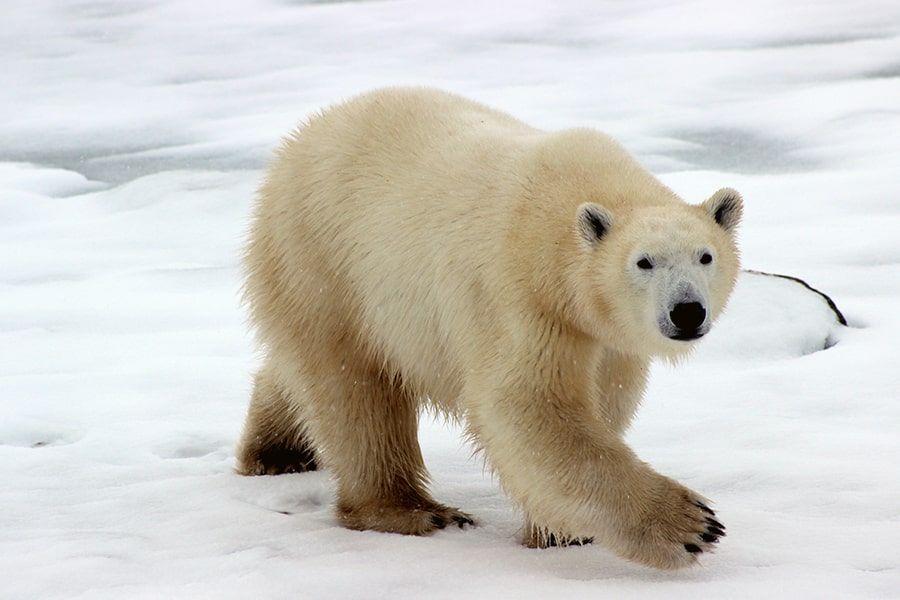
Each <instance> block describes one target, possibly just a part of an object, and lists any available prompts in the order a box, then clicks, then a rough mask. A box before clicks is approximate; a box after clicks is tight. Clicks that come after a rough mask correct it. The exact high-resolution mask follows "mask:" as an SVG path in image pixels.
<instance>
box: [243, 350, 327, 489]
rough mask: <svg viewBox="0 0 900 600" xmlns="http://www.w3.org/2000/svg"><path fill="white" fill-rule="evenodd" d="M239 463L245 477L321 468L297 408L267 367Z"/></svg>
mask: <svg viewBox="0 0 900 600" xmlns="http://www.w3.org/2000/svg"><path fill="white" fill-rule="evenodd" d="M237 461H238V464H237V471H238V472H239V473H241V474H242V475H279V474H281V473H302V472H305V471H315V470H316V469H317V468H318V465H317V463H316V456H315V452H314V451H313V448H312V446H311V445H310V443H309V438H308V436H307V434H306V431H305V427H304V425H303V421H302V420H301V418H300V416H299V413H298V407H297V406H296V405H294V404H292V402H291V399H290V397H289V396H288V395H287V393H286V391H285V390H284V389H282V388H281V387H280V386H279V385H278V383H277V382H276V381H275V379H274V376H273V373H272V372H271V371H270V370H269V369H267V368H263V369H261V370H260V371H259V372H258V373H257V374H256V379H255V382H254V387H253V396H252V398H251V400H250V409H249V411H248V413H247V421H246V424H245V425H244V433H243V435H242V436H241V442H240V444H239V446H238V450H237Z"/></svg>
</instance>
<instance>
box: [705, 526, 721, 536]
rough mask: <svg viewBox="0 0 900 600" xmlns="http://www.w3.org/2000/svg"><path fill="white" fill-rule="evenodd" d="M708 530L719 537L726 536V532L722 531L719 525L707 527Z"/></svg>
mask: <svg viewBox="0 0 900 600" xmlns="http://www.w3.org/2000/svg"><path fill="white" fill-rule="evenodd" d="M706 531H708V532H709V533H711V534H713V535H717V536H719V537H725V532H724V531H722V530H721V529H719V528H718V527H708V528H707V529H706Z"/></svg>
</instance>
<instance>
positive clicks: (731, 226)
mask: <svg viewBox="0 0 900 600" xmlns="http://www.w3.org/2000/svg"><path fill="white" fill-rule="evenodd" d="M702 206H703V210H705V211H706V212H707V213H708V214H709V216H710V217H712V219H713V220H714V221H715V222H716V223H718V224H719V226H720V227H722V229H724V230H725V231H727V232H728V233H734V230H735V229H736V228H737V226H738V224H739V223H740V222H741V216H742V215H743V214H744V201H743V200H741V195H740V194H738V193H737V192H736V191H735V190H733V189H731V188H722V189H721V190H719V191H718V192H716V193H715V194H713V195H712V196H711V197H710V199H709V200H707V201H706V202H704V203H703V205H702Z"/></svg>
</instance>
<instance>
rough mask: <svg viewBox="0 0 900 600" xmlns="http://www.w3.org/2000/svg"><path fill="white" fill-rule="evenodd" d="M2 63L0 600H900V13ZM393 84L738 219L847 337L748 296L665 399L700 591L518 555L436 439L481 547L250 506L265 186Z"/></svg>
mask: <svg viewBox="0 0 900 600" xmlns="http://www.w3.org/2000/svg"><path fill="white" fill-rule="evenodd" d="M0 42H2V45H3V48H4V51H3V52H2V55H0V72H2V73H3V85H2V86H0V114H2V115H3V118H2V119H0V481H2V482H3V485H2V486H0V515H2V518H0V598H4V599H6V598H10V599H19V598H22V599H26V598H27V599H30V598H55V597H79V598H176V597H178V598H207V597H209V598H211V597H217V598H221V597H225V598H269V597H273V598H380V597H390V598H424V597H428V598H455V597H483V598H541V599H546V598H557V597H561V598H581V597H585V598H587V597H590V598H598V597H599V598H622V597H629V598H630V597H634V598H644V597H647V598H676V597H684V598H701V597H712V598H721V597H728V598H761V597H766V598H770V597H782V598H801V597H805V598H854V597H859V598H887V597H898V594H900V573H898V564H900V476H898V471H900V469H898V463H900V447H898V446H900V442H898V424H900V407H898V405H900V375H898V368H900V361H898V358H900V352H898V341H897V340H898V339H900V312H898V310H900V304H898V300H900V241H898V236H900V179H898V176H897V174H898V171H897V168H898V165H900V136H898V135H897V132H898V131H900V59H898V57H900V4H898V3H896V2H893V1H891V2H887V1H886V2H874V1H873V2H843V3H832V2H819V1H812V0H801V1H798V2H783V1H775V0H762V1H761V2H755V3H749V4H748V3H746V2H737V1H734V0H727V1H725V2H722V1H712V0H702V1H691V2H685V3H677V5H676V4H675V3H665V2H662V1H661V0H648V1H644V2H633V3H625V2H608V3H597V2H589V1H583V2H571V3H543V4H541V3H530V2H515V3H513V2H503V3H488V2H470V1H464V2H446V3H431V2H420V3H414V2H395V1H380V2H344V3H328V2H300V1H296V2H288V1H285V2H270V3H266V2H258V1H255V2H241V3H229V2H215V3H214V2H201V1H194V2H179V1H175V0H169V1H164V2H155V3H145V2H136V1H126V0H106V1H103V0H71V1H68V0H67V1H63V0H59V1H57V2H46V1H43V0H34V1H31V2H15V3H14V2H8V3H6V4H5V5H4V8H3V18H2V21H0ZM398 83H416V84H430V85H438V86H441V87H444V88H447V89H450V90H453V91H457V92H461V93H464V94H467V95H470V96H473V97H475V98H477V99H480V100H482V101H485V102H488V103H491V104H493V105H496V106H498V107H500V108H503V109H505V110H508V111H510V112H513V113H514V114H516V115H517V116H519V117H521V118H523V119H525V120H528V121H529V122H532V123H534V124H535V125H537V126H541V127H545V128H561V127H568V126H576V125H588V126H594V127H598V128H601V129H604V130H606V131H608V132H610V133H612V134H613V135H615V136H617V137H619V138H620V139H621V140H622V141H623V142H624V143H625V144H626V146H628V147H629V148H631V149H632V150H633V151H634V152H636V153H637V154H638V155H639V157H640V158H641V159H642V160H643V161H644V162H645V163H646V164H647V165H648V166H650V167H651V168H652V169H653V170H654V171H655V172H657V173H658V174H660V176H661V177H662V178H663V179H664V180H665V181H666V183H668V184H669V185H671V186H672V187H673V188H674V189H675V190H676V191H678V192H679V193H681V194H682V195H683V196H684V197H686V198H688V199H690V200H691V201H700V200H702V199H703V198H705V197H706V196H707V195H709V194H710V193H711V192H712V191H713V190H715V189H716V188H718V187H721V186H723V185H731V186H734V187H736V188H738V189H740V190H741V191H742V192H743V194H744V195H745V198H746V218H745V222H744V225H743V228H742V231H741V245H742V248H743V257H744V262H745V264H746V266H748V267H750V268H756V269H761V270H766V271H774V272H780V273H789V274H793V275H797V276H800V277H803V278H804V279H806V280H807V281H809V282H810V283H811V284H813V285H815V286H817V287H819V288H821V289H823V290H826V291H827V292H828V293H830V294H831V295H832V296H833V297H834V299H835V300H836V301H837V302H838V304H839V306H840V307H841V308H842V309H843V310H844V312H845V314H846V315H847V317H848V320H849V321H850V325H851V327H849V328H844V327H839V326H837V325H836V324H835V322H834V320H833V316H832V315H831V313H830V312H829V311H828V310H827V308H825V307H824V305H823V304H822V302H821V299H820V298H818V297H817V296H813V295H811V294H809V293H808V292H806V291H805V290H803V289H802V288H800V287H799V286H797V285H796V284H793V283H790V282H785V281H781V280H777V281H773V280H766V279H762V278H759V277H752V276H747V277H744V278H742V280H741V281H740V284H739V287H738V290H737V292H736V296H735V298H734V301H733V303H732V305H731V307H730V309H729V311H728V314H727V315H726V317H725V318H724V319H723V320H722V322H721V323H720V327H719V328H717V329H716V330H715V331H714V332H713V333H712V334H711V335H710V338H709V339H708V340H706V341H705V343H704V344H703V345H702V346H701V348H700V350H699V351H698V352H697V353H696V355H695V356H694V357H693V358H692V359H691V360H689V361H687V362H685V363H684V364H682V365H679V366H676V367H670V366H665V365H661V366H659V367H658V368H656V369H655V370H654V374H653V379H652V384H651V386H650V389H649V391H648V393H647V396H646V398H645V401H644V404H643V408H642V410H641V413H640V414H639V416H638V419H637V420H636V423H635V426H634V428H633V429H632V431H631V432H630V434H629V439H630V441H631V443H632V444H633V445H634V447H635V448H636V450H637V452H638V453H639V454H640V455H641V456H642V457H643V458H644V459H645V460H647V461H649V462H650V463H652V464H653V465H654V466H655V467H656V468H658V469H659V470H661V471H663V472H665V473H667V474H669V475H671V476H673V477H676V478H678V479H680V480H681V481H683V482H685V483H686V484H687V485H689V486H691V487H693V488H695V489H697V490H698V491H700V492H701V493H703V494H705V495H707V496H709V497H710V498H712V499H713V500H715V503H716V504H715V505H716V508H717V509H718V510H719V511H720V514H721V516H722V518H723V520H724V521H725V522H726V523H727V525H728V532H729V535H728V538H727V539H725V540H724V542H723V543H722V545H721V548H720V550H719V552H718V553H716V554H715V555H713V556H709V557H705V559H704V561H703V567H702V568H698V569H695V570H692V571H687V572H678V573H661V572H654V571H651V570H649V569H645V568H642V567H639V566H636V565H633V564H629V563H626V562H623V561H621V560H619V559H617V558H616V557H614V556H612V555H611V554H609V553H608V552H606V551H605V550H604V549H602V548H600V547H597V546H588V547H584V548H574V549H551V550H547V551H530V550H526V549H524V548H522V547H521V546H519V545H518V542H517V536H518V534H519V531H518V530H519V527H520V517H519V516H518V515H517V514H516V513H515V511H514V510H513V509H512V508H511V507H510V505H509V503H508V501H507V500H506V499H505V498H504V496H503V495H502V493H501V492H500V491H499V489H498V487H497V485H496V483H495V482H493V481H492V480H491V478H490V476H489V475H487V474H486V473H485V472H484V469H483V466H482V464H481V462H479V461H478V460H476V459H473V458H471V457H470V451H469V449H468V448H467V447H466V446H465V445H464V444H463V443H462V441H461V440H460V439H459V436H458V432H457V431H455V430H454V429H452V428H451V427H449V426H446V425H443V424H441V423H432V422H426V423H423V427H422V436H421V437H422V445H423V449H424V452H425V454H426V458H427V461H428V464H429V467H430V469H431V472H432V474H433V477H434V491H435V494H436V496H437V497H438V498H440V499H442V500H444V501H446V502H448V503H450V504H452V505H457V506H461V507H463V508H464V509H465V510H468V511H471V512H472V513H474V514H475V515H476V516H477V518H478V519H479V521H480V523H481V525H480V527H478V528H476V529H473V530H470V531H465V532H463V531H450V530H446V531H441V532H439V533H437V534H436V535H434V536H432V537H428V538H422V539H416V538H405V537H399V536H392V535H383V534H375V533H357V532H351V531H346V530H343V529H340V528H338V527H337V526H336V524H335V520H334V518H333V517H332V514H331V510H330V504H331V502H332V501H333V490H332V486H331V483H330V482H329V481H328V478H327V475H326V474H323V473H313V474H304V475H290V476H281V477H256V478H242V477H238V476H236V475H234V474H233V473H232V467H233V464H234V458H233V445H234V442H235V439H236V437H237V435H238V432H239V430H240V426H241V422H242V419H243V413H244V410H245V407H246V403H247V398H248V393H249V386H250V374H251V372H252V370H253V368H254V365H256V364H257V361H258V356H256V355H254V353H253V349H252V342H251V338H250V335H249V334H248V332H247V330H246V327H245V324H244V321H243V319H244V316H243V313H242V311H241V310H240V308H239V306H238V287H239V272H238V267H237V256H238V254H239V249H240V246H241V241H242V238H243V234H244V229H245V227H246V221H247V213H248V207H249V203H250V200H251V197H252V194H253V190H254V187H255V185H256V183H257V181H258V180H259V177H260V169H261V168H262V167H263V165H264V164H265V161H266V160H267V157H268V155H269V153H270V151H271V150H272V148H273V147H274V146H275V144H276V143H277V141H278V138H279V137H280V136H281V135H282V134H283V133H285V132H286V131H287V130H288V129H289V128H290V127H291V126H293V125H294V124H295V123H296V122H297V121H298V120H299V119H301V118H302V117H303V116H304V115H305V114H306V113H308V112H309V111H311V110H314V109H316V108H318V107H320V106H322V105H325V104H327V103H330V102H333V101H335V100H337V99H340V98H342V97H345V96H347V95H350V94H354V93H357V92H360V91H363V90H365V89H368V88H371V87H375V86H382V85H387V84H398ZM826 346H831V347H830V348H829V349H828V350H824V351H822V349H823V348H825V347H826Z"/></svg>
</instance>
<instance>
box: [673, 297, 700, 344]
mask: <svg viewBox="0 0 900 600" xmlns="http://www.w3.org/2000/svg"><path fill="white" fill-rule="evenodd" d="M669 319H670V320H671V321H672V324H673V325H674V326H675V327H676V329H677V331H676V332H675V334H674V335H672V336H670V337H671V338H672V339H675V340H685V341H687V340H694V339H697V338H699V337H702V336H703V335H704V334H705V333H706V332H705V331H700V326H701V325H703V323H704V322H705V321H706V309H705V308H703V305H702V304H700V303H699V302H679V303H678V304H676V305H675V306H674V308H672V310H671V311H669Z"/></svg>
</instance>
